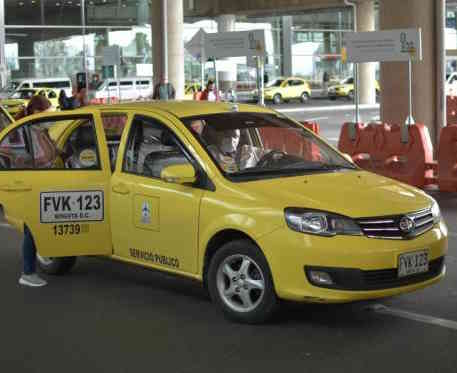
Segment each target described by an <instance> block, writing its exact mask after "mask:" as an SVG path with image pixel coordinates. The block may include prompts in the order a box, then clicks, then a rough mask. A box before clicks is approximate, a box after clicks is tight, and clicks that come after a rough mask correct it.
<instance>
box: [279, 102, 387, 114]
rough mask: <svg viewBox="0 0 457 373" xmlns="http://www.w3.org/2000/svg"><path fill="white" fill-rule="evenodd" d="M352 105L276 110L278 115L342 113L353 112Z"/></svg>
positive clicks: (368, 106) (367, 106)
mask: <svg viewBox="0 0 457 373" xmlns="http://www.w3.org/2000/svg"><path fill="white" fill-rule="evenodd" d="M359 107H360V109H361V110H370V109H379V104H376V105H360V106H359ZM354 108H355V106H354V105H335V106H318V107H306V108H294V109H278V110H277V111H279V112H280V113H306V112H316V111H321V112H324V111H344V110H354Z"/></svg>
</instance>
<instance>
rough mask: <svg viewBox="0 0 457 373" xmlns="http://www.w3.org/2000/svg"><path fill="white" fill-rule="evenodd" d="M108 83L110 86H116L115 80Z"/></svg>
mask: <svg viewBox="0 0 457 373" xmlns="http://www.w3.org/2000/svg"><path fill="white" fill-rule="evenodd" d="M108 85H109V86H110V87H117V82H110V83H109V84H108Z"/></svg>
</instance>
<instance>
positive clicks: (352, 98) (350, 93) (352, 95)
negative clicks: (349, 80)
mask: <svg viewBox="0 0 457 373" xmlns="http://www.w3.org/2000/svg"><path fill="white" fill-rule="evenodd" d="M347 97H348V100H349V101H354V91H349V93H348V96H347Z"/></svg>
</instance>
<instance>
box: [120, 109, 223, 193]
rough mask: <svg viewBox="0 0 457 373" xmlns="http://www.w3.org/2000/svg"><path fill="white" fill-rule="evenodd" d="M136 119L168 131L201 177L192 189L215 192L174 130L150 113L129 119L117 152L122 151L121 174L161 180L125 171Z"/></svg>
mask: <svg viewBox="0 0 457 373" xmlns="http://www.w3.org/2000/svg"><path fill="white" fill-rule="evenodd" d="M138 118H139V119H142V118H143V119H146V120H147V119H150V120H151V119H152V120H155V121H156V122H157V123H158V124H159V125H160V126H162V127H163V128H164V129H165V130H166V131H168V132H169V133H171V134H172V135H173V137H174V138H175V139H176V143H177V146H178V148H179V150H180V151H181V152H182V153H183V154H184V156H185V157H186V159H187V161H188V162H189V163H190V164H191V165H192V166H193V167H194V168H195V170H196V171H197V174H199V175H200V176H201V177H200V178H199V179H200V182H199V184H195V185H193V186H192V187H193V188H201V189H206V190H212V191H214V190H216V189H215V186H214V184H213V183H212V182H211V180H210V179H209V178H208V176H207V175H206V173H205V171H204V170H203V168H202V167H201V166H200V164H199V163H198V161H197V160H196V159H195V158H194V157H193V156H192V155H191V153H190V152H189V151H188V150H187V148H186V147H185V145H184V144H183V143H182V141H181V139H180V138H179V137H178V136H177V135H176V132H175V130H174V129H172V128H170V127H169V126H168V125H166V124H165V123H164V120H163V119H162V118H158V117H157V116H155V115H154V114H152V113H151V114H150V115H149V116H148V115H143V114H135V115H134V116H133V117H132V118H131V121H130V127H129V130H128V132H127V131H125V133H124V135H125V136H128V137H127V139H126V141H124V148H123V149H119V152H121V151H122V159H118V162H122V163H121V168H120V172H121V174H126V175H134V176H139V177H144V178H147V179H149V180H156V181H160V180H161V179H160V178H156V177H150V176H145V175H141V174H138V173H135V172H130V171H128V170H126V167H125V163H126V156H127V153H128V151H129V148H130V146H131V141H132V139H133V136H134V133H133V131H135V127H136V125H135V120H136V119H138ZM116 169H117V168H116Z"/></svg>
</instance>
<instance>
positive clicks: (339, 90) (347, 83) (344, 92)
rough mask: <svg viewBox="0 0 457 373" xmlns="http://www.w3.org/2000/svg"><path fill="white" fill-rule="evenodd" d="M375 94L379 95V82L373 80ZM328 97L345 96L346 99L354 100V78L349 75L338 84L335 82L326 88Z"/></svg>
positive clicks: (331, 98)
mask: <svg viewBox="0 0 457 373" xmlns="http://www.w3.org/2000/svg"><path fill="white" fill-rule="evenodd" d="M374 85H375V90H376V96H379V94H380V92H381V87H380V86H379V82H378V81H377V80H375V84H374ZM328 97H329V98H330V100H336V99H337V98H346V99H348V100H354V78H353V77H349V78H346V79H343V80H342V81H341V82H340V83H339V84H335V85H333V86H331V87H329V89H328Z"/></svg>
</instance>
